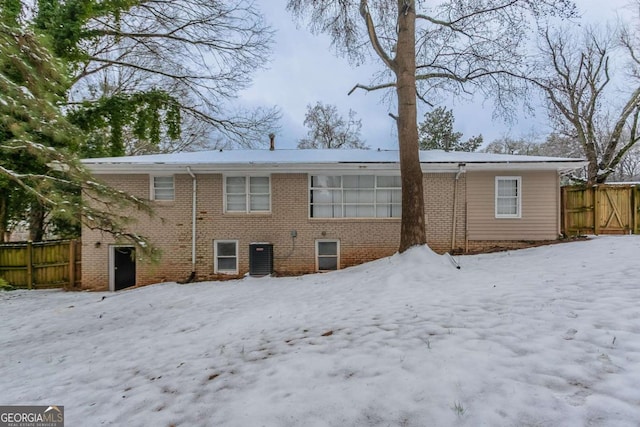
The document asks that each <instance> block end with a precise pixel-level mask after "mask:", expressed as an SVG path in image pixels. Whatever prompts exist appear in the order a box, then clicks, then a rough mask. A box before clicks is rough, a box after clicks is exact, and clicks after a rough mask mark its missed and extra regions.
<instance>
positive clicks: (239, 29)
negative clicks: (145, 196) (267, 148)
mask: <svg viewBox="0 0 640 427" xmlns="http://www.w3.org/2000/svg"><path fill="white" fill-rule="evenodd" d="M129 3H133V4H134V5H133V6H132V7H129V6H123V7H124V8H123V9H122V10H116V11H114V12H112V13H102V14H101V13H96V14H95V16H93V17H91V18H90V19H88V20H87V22H86V24H85V25H84V27H83V31H82V32H81V34H80V35H79V36H78V41H77V43H78V48H79V50H81V54H80V55H78V56H77V58H73V60H76V59H77V65H76V67H75V73H74V86H73V88H72V91H71V93H70V102H71V105H72V106H73V105H78V104H80V103H83V105H86V104H87V103H92V102H97V101H98V100H99V99H100V98H103V97H111V96H113V95H118V94H132V93H139V92H144V91H150V90H156V89H160V90H165V91H167V92H169V93H170V94H171V95H172V96H173V97H174V98H176V99H177V100H179V103H180V109H181V115H182V120H183V121H186V122H189V121H190V122H191V123H193V121H196V122H201V123H204V124H206V127H207V128H208V130H206V131H204V132H202V133H201V134H200V138H198V139H194V135H193V132H191V131H190V129H186V135H185V134H182V135H180V138H179V141H176V142H175V143H172V144H170V146H169V147H167V146H166V145H165V147H162V146H161V147H160V148H165V149H167V148H168V149H169V150H172V149H174V148H175V147H174V146H177V148H183V147H185V146H187V145H189V144H190V143H192V142H195V143H196V144H202V143H203V141H205V140H208V141H211V140H212V139H213V140H215V138H211V137H210V136H211V134H212V133H217V134H218V135H220V136H222V137H223V138H225V139H229V140H232V141H234V142H235V143H237V144H238V145H240V146H243V147H252V146H254V145H255V144H256V141H260V140H262V139H263V136H264V135H265V134H267V133H269V132H270V131H272V130H273V128H274V126H275V125H276V123H277V120H278V119H279V112H278V110H277V109H275V108H258V109H255V110H252V111H250V110H242V109H238V108H237V107H233V105H232V101H233V100H234V98H236V97H237V94H238V92H239V91H241V90H242V89H244V88H246V87H247V86H248V85H249V84H250V82H251V76H252V74H253V73H254V72H255V71H256V70H258V69H260V68H263V67H264V66H265V64H266V62H267V58H268V55H269V53H270V46H271V43H272V31H271V29H270V28H269V27H268V26H267V25H266V24H265V23H264V21H263V19H262V16H261V15H260V12H259V11H258V10H257V9H256V8H255V5H254V4H253V3H252V2H251V1H250V0H236V1H232V2H229V1H226V2H218V1H209V0H172V1H165V0H143V1H139V2H129ZM123 4H125V3H123ZM61 7H62V9H63V10H64V7H65V6H61ZM59 15H61V16H60V17H57V19H65V15H64V14H59ZM185 128H186V127H185ZM142 145H145V141H142ZM146 145H148V144H146ZM133 151H136V150H133ZM165 151H166V150H165Z"/></svg>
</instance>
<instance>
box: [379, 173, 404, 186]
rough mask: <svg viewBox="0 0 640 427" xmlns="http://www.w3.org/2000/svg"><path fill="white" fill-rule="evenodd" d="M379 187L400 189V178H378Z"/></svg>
mask: <svg viewBox="0 0 640 427" xmlns="http://www.w3.org/2000/svg"><path fill="white" fill-rule="evenodd" d="M377 180H378V187H387V188H389V187H398V188H399V187H400V177H399V176H378V177H377Z"/></svg>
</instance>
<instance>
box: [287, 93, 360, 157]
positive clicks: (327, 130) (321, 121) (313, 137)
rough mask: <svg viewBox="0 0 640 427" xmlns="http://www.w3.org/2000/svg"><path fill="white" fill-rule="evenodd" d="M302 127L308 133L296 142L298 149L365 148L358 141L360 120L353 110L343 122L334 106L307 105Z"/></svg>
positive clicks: (319, 103)
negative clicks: (303, 126)
mask: <svg viewBox="0 0 640 427" xmlns="http://www.w3.org/2000/svg"><path fill="white" fill-rule="evenodd" d="M304 125H305V126H306V127H308V128H309V131H308V132H307V137H306V138H302V139H301V140H300V141H299V142H298V148H367V146H366V145H365V143H364V142H363V141H362V140H361V139H360V129H361V128H362V120H360V119H356V112H355V111H353V110H349V115H348V117H347V119H346V120H345V119H344V117H342V116H341V115H340V114H339V113H338V109H337V107H336V106H335V105H330V104H323V103H321V102H317V103H316V105H307V113H306V114H305V116H304Z"/></svg>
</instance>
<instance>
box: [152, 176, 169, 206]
mask: <svg viewBox="0 0 640 427" xmlns="http://www.w3.org/2000/svg"><path fill="white" fill-rule="evenodd" d="M173 197H174V189H173V177H172V176H154V177H153V198H154V199H155V200H173Z"/></svg>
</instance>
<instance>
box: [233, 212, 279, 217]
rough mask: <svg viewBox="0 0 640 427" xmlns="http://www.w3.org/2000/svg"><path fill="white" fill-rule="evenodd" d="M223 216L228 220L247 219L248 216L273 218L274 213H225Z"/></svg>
mask: <svg viewBox="0 0 640 427" xmlns="http://www.w3.org/2000/svg"><path fill="white" fill-rule="evenodd" d="M222 216H223V217H226V218H246V217H248V216H252V217H253V216H260V217H270V216H272V213H271V212H224V213H223V214H222Z"/></svg>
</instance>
